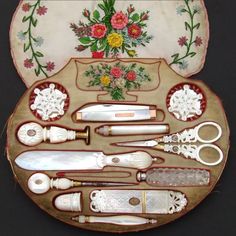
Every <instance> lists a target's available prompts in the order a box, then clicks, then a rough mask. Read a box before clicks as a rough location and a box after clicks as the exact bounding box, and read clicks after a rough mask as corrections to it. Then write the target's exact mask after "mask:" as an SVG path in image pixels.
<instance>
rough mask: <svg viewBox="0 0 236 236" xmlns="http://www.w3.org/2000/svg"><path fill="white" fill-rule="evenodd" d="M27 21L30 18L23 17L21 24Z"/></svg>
mask: <svg viewBox="0 0 236 236" xmlns="http://www.w3.org/2000/svg"><path fill="white" fill-rule="evenodd" d="M29 19H30V16H28V17H27V16H24V17H23V19H22V22H23V23H24V22H26V21H28V20H29Z"/></svg>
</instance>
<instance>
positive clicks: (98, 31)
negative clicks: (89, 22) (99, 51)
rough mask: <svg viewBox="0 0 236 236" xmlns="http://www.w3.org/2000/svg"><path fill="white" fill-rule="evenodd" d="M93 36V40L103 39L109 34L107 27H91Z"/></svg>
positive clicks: (96, 25) (97, 25) (99, 25)
mask: <svg viewBox="0 0 236 236" xmlns="http://www.w3.org/2000/svg"><path fill="white" fill-rule="evenodd" d="M91 30H92V32H91V35H92V37H93V38H97V39H101V38H104V36H105V35H106V33H107V27H106V26H105V25H103V24H95V25H93V26H92V27H91Z"/></svg>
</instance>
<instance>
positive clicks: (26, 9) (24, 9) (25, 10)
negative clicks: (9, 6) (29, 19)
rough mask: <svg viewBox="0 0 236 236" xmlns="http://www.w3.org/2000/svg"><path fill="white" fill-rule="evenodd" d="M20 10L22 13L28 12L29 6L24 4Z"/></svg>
mask: <svg viewBox="0 0 236 236" xmlns="http://www.w3.org/2000/svg"><path fill="white" fill-rule="evenodd" d="M22 10H23V11H24V12H27V11H29V10H30V5H29V3H25V4H24V5H23V6H22Z"/></svg>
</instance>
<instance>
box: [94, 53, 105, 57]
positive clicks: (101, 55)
mask: <svg viewBox="0 0 236 236" xmlns="http://www.w3.org/2000/svg"><path fill="white" fill-rule="evenodd" d="M92 57H93V58H103V57H104V52H92Z"/></svg>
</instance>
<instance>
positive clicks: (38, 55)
mask: <svg viewBox="0 0 236 236" xmlns="http://www.w3.org/2000/svg"><path fill="white" fill-rule="evenodd" d="M35 55H36V56H37V57H44V55H43V54H42V53H41V52H36V53H35Z"/></svg>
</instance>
